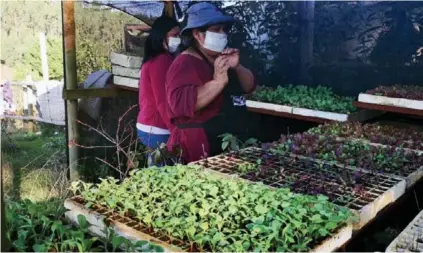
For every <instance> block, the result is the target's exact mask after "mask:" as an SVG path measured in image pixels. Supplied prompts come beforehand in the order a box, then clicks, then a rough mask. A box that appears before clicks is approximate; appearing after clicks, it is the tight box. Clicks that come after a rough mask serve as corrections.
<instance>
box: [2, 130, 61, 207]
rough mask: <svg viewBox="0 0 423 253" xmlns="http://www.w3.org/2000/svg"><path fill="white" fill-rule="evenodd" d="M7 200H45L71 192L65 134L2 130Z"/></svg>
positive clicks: (4, 181)
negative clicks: (68, 179)
mask: <svg viewBox="0 0 423 253" xmlns="http://www.w3.org/2000/svg"><path fill="white" fill-rule="evenodd" d="M1 139H2V143H1V147H2V171H3V186H4V191H5V198H6V199H13V200H19V199H30V200H32V201H45V200H48V199H50V198H57V197H60V196H62V195H64V194H66V192H67V186H68V182H67V178H66V173H67V168H66V160H65V158H66V155H65V144H66V143H65V138H64V133H60V132H58V133H56V134H54V133H48V134H41V135H36V134H32V133H23V132H13V133H10V132H9V133H6V132H2V138H1Z"/></svg>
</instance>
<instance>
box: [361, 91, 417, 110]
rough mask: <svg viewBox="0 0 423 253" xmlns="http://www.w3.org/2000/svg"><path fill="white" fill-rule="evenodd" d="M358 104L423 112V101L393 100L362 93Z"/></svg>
mask: <svg viewBox="0 0 423 253" xmlns="http://www.w3.org/2000/svg"><path fill="white" fill-rule="evenodd" d="M358 102H363V103H369V104H378V105H388V106H395V107H403V108H408V109H416V110H423V101H420V100H412V99H407V98H393V97H386V96H377V95H371V94H365V93H361V94H359V95H358Z"/></svg>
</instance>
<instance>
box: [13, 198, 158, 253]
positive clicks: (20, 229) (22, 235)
mask: <svg viewBox="0 0 423 253" xmlns="http://www.w3.org/2000/svg"><path fill="white" fill-rule="evenodd" d="M64 212H65V210H64V208H63V202H62V200H55V201H51V202H45V203H33V202H31V201H30V200H25V201H22V202H9V203H8V205H7V209H6V225H7V237H8V239H9V240H10V241H11V242H12V247H13V250H14V251H23V252H28V251H35V252H50V251H54V252H68V251H71V252H73V251H79V252H89V251H112V252H116V251H120V248H122V247H123V248H125V249H126V250H128V251H138V252H160V251H162V249H160V248H158V247H157V246H155V245H152V244H149V243H148V242H142V241H139V242H136V243H133V242H131V241H129V240H128V239H126V238H123V237H120V236H117V235H116V234H114V232H113V230H110V229H107V230H106V231H105V233H106V235H107V236H106V238H104V239H103V238H98V237H93V236H91V235H90V234H89V230H88V226H89V224H88V221H87V220H86V219H85V217H84V216H82V215H79V216H78V223H79V228H74V227H73V226H71V225H70V224H68V223H67V222H66V221H65V220H64Z"/></svg>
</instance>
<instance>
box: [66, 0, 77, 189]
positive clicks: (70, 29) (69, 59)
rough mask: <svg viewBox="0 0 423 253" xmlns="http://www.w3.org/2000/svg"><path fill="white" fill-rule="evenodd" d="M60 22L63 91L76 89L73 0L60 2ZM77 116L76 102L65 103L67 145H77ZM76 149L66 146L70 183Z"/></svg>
mask: <svg viewBox="0 0 423 253" xmlns="http://www.w3.org/2000/svg"><path fill="white" fill-rule="evenodd" d="M62 20H63V36H64V44H65V45H64V52H65V53H64V57H63V59H64V67H65V89H67V90H75V89H77V77H76V47H75V5H74V1H73V0H65V1H62ZM77 115H78V100H77V99H72V100H67V101H66V121H67V122H66V123H67V125H66V126H67V133H68V144H71V143H75V142H76V143H78V140H79V134H78V126H77V123H76V118H77ZM78 156H79V155H78V148H77V146H76V145H68V162H69V171H70V179H71V181H74V180H78V179H79V173H78V170H77V169H78Z"/></svg>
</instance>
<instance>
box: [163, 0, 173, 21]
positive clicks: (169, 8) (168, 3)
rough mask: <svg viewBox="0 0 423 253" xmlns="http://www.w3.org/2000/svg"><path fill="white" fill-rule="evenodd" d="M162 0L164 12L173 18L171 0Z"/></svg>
mask: <svg viewBox="0 0 423 253" xmlns="http://www.w3.org/2000/svg"><path fill="white" fill-rule="evenodd" d="M163 2H164V4H165V6H164V12H165V14H166V16H168V17H170V18H173V1H169V0H164V1H163Z"/></svg>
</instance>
